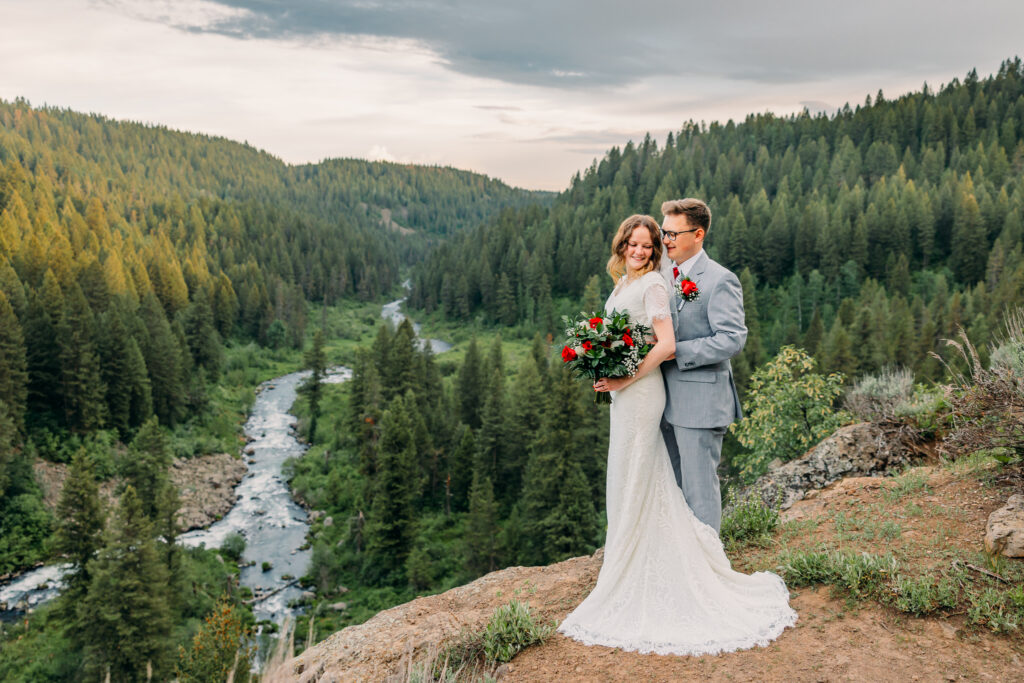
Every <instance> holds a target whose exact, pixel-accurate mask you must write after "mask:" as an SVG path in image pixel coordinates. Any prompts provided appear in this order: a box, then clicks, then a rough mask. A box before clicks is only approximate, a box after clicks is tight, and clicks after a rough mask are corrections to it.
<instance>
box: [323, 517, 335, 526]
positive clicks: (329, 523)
mask: <svg viewBox="0 0 1024 683" xmlns="http://www.w3.org/2000/svg"><path fill="white" fill-rule="evenodd" d="M324 526H334V517H327V518H325V519H324Z"/></svg>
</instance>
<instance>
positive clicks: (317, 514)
mask: <svg viewBox="0 0 1024 683" xmlns="http://www.w3.org/2000/svg"><path fill="white" fill-rule="evenodd" d="M325 514H327V513H325V512H324V511H323V510H313V511H312V512H310V513H309V521H310V522H311V523H312V522H315V521H316V520H318V519H320V518H321V517H323V516H324V515H325Z"/></svg>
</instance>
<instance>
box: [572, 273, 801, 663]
mask: <svg viewBox="0 0 1024 683" xmlns="http://www.w3.org/2000/svg"><path fill="white" fill-rule="evenodd" d="M671 300H672V298H671V297H670V296H669V290H668V285H667V283H666V282H665V280H664V278H663V277H662V276H661V275H660V274H659V273H657V272H654V273H647V274H646V275H644V276H642V277H640V278H637V279H635V280H633V281H631V282H620V284H619V286H618V287H616V289H615V291H614V292H612V295H611V297H609V299H608V301H607V303H606V304H605V311H611V310H613V309H614V310H619V311H628V312H629V315H630V317H631V318H633V319H634V320H637V321H639V322H641V323H644V324H647V325H650V324H651V322H652V320H655V319H659V318H665V317H670V316H671V312H670V310H669V305H670V301H671ZM612 396H613V402H612V405H611V431H610V437H609V444H608V487H607V492H606V497H607V506H608V536H607V539H606V541H605V548H604V564H603V565H602V566H601V572H600V574H599V575H598V578H597V585H596V586H594V590H593V591H592V592H591V593H590V595H588V596H587V598H586V599H585V600H584V601H583V602H582V603H581V604H580V605H579V607H577V608H576V609H575V610H573V612H571V613H570V614H569V616H568V617H566V618H565V621H563V622H562V624H561V625H560V626H559V627H558V630H559V631H560V632H561V633H564V634H565V635H567V636H569V637H571V638H574V639H576V640H578V641H580V642H582V643H585V644H587V645H606V646H609V647H618V648H622V649H624V650H634V651H638V652H654V653H657V654H677V655H700V654H714V653H719V652H729V651H732V650H741V649H746V648H750V647H754V646H755V645H760V646H764V645H767V644H768V643H769V642H770V641H772V640H774V639H775V638H776V637H777V636H778V635H779V634H780V633H781V632H782V631H783V629H785V628H786V627H788V626H792V625H793V624H794V623H795V622H796V619H797V615H796V612H795V611H793V609H792V608H790V606H789V591H788V590H787V589H786V586H785V584H784V583H783V581H782V579H780V578H779V577H778V576H776V575H775V574H771V573H769V572H758V573H756V574H752V575H747V574H740V573H738V572H735V571H733V570H732V567H731V566H730V564H729V559H728V558H727V557H726V555H725V552H724V550H723V549H722V543H721V541H719V539H718V534H717V533H715V530H714V529H713V528H712V527H710V526H708V525H706V524H704V523H703V522H701V521H699V520H698V519H697V518H696V517H695V516H694V514H693V512H692V511H691V510H690V508H689V506H688V505H687V504H686V501H685V500H684V499H683V494H682V492H681V491H680V490H679V487H678V486H677V485H676V482H675V475H674V474H673V472H672V465H671V463H670V462H669V458H668V451H667V450H666V447H665V442H664V440H663V438H662V435H661V428H660V422H661V415H662V411H663V410H664V408H665V387H664V383H663V380H662V376H661V370H660V369H658V370H657V371H655V372H651V373H649V374H647V375H646V376H644V377H642V378H641V379H639V380H637V381H636V382H634V383H633V384H631V385H629V386H628V387H626V388H625V389H623V390H622V391H620V392H614V393H613V395H612Z"/></svg>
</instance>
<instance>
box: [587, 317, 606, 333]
mask: <svg viewBox="0 0 1024 683" xmlns="http://www.w3.org/2000/svg"><path fill="white" fill-rule="evenodd" d="M603 322H604V319H603V318H591V319H590V329H592V330H596V329H597V326H598V325H600V324H601V323H603Z"/></svg>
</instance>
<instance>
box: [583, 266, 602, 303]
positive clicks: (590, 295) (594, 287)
mask: <svg viewBox="0 0 1024 683" xmlns="http://www.w3.org/2000/svg"><path fill="white" fill-rule="evenodd" d="M583 310H584V311H586V312H587V313H593V312H596V311H600V310H601V278H600V276H598V275H597V274H596V273H595V274H594V275H591V276H590V279H589V280H587V286H586V287H584V288H583Z"/></svg>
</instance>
